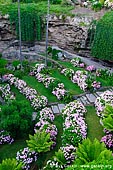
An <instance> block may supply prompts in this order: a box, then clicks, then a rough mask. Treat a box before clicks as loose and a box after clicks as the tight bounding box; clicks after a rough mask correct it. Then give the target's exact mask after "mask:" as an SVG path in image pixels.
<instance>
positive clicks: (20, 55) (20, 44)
mask: <svg viewBox="0 0 113 170" xmlns="http://www.w3.org/2000/svg"><path fill="white" fill-rule="evenodd" d="M18 28H19V59H20V64H21V70H22V49H21V46H22V40H21V17H20V0H18Z"/></svg>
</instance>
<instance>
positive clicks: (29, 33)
mask: <svg viewBox="0 0 113 170" xmlns="http://www.w3.org/2000/svg"><path fill="white" fill-rule="evenodd" d="M20 11H21V15H20V16H21V38H22V41H28V42H29V41H35V40H41V30H42V19H41V15H40V14H38V12H37V11H36V9H35V6H33V5H30V4H26V5H25V4H24V5H23V4H21V7H20ZM9 16H10V22H11V24H12V25H13V24H14V25H15V27H16V29H15V31H16V35H17V38H18V36H19V28H18V9H17V8H13V9H11V10H10V12H9Z"/></svg>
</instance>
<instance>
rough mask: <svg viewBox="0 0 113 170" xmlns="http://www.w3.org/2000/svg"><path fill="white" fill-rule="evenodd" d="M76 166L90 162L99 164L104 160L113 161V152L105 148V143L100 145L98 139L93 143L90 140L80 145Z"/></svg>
mask: <svg viewBox="0 0 113 170" xmlns="http://www.w3.org/2000/svg"><path fill="white" fill-rule="evenodd" d="M76 156H77V158H76V160H75V164H77V165H84V164H88V163H90V162H93V161H95V162H98V161H101V160H103V162H104V160H113V157H112V152H111V151H110V150H107V149H106V148H105V145H104V143H100V142H99V141H98V140H97V139H95V140H94V141H93V142H91V141H90V140H89V139H88V138H87V139H85V140H83V142H82V144H79V146H78V149H77V151H76Z"/></svg>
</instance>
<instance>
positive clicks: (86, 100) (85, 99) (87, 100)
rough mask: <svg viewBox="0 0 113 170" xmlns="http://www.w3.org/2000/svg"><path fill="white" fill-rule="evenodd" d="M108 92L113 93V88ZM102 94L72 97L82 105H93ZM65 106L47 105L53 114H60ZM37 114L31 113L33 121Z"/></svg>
mask: <svg viewBox="0 0 113 170" xmlns="http://www.w3.org/2000/svg"><path fill="white" fill-rule="evenodd" d="M109 91H111V92H113V87H112V88H110V89H109ZM102 93H103V92H102V91H97V92H95V93H85V94H82V95H80V96H74V98H75V99H76V100H78V101H80V102H81V103H82V104H83V105H85V106H88V105H94V103H95V100H96V98H97V97H99V96H100V95H101V94H102ZM65 106H66V104H59V103H49V107H50V108H51V110H52V112H53V114H60V113H61V112H62V110H63V108H64V107H65ZM36 115H37V112H34V113H33V120H35V118H36Z"/></svg>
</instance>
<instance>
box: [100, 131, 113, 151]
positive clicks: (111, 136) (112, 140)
mask: <svg viewBox="0 0 113 170" xmlns="http://www.w3.org/2000/svg"><path fill="white" fill-rule="evenodd" d="M104 132H105V133H106V135H105V136H103V137H102V139H101V142H104V143H105V145H106V146H107V147H108V148H113V132H111V131H109V130H106V129H104Z"/></svg>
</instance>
